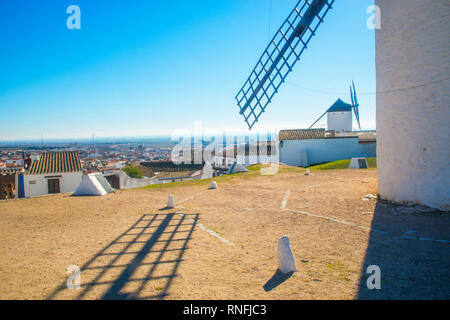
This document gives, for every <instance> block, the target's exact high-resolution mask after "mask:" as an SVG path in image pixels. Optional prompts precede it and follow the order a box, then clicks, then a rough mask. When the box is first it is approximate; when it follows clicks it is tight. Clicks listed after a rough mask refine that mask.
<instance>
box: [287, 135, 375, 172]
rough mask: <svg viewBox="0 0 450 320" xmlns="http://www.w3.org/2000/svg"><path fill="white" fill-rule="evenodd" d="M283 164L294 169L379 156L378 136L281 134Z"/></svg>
mask: <svg viewBox="0 0 450 320" xmlns="http://www.w3.org/2000/svg"><path fill="white" fill-rule="evenodd" d="M278 139H279V153H280V162H281V163H283V164H287V165H290V166H297V167H308V166H311V165H315V164H320V163H325V162H330V161H337V160H343V159H351V158H374V157H375V156H376V133H375V132H340V133H338V132H335V131H325V129H294V130H280V133H279V137H278Z"/></svg>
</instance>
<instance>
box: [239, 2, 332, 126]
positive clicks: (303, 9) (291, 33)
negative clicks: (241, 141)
mask: <svg viewBox="0 0 450 320" xmlns="http://www.w3.org/2000/svg"><path fill="white" fill-rule="evenodd" d="M333 3H334V0H300V1H299V2H298V3H297V5H296V6H295V8H294V9H293V10H292V12H291V13H290V14H289V16H288V17H287V18H286V20H285V21H284V23H283V24H282V25H281V27H280V29H278V31H277V32H276V34H275V36H274V37H273V39H272V41H271V42H270V43H269V45H268V46H267V48H266V50H264V52H263V54H262V56H261V58H260V59H259V61H258V63H257V64H256V66H255V68H254V69H253V71H252V72H251V74H250V76H249V77H248V79H247V81H246V82H245V83H244V86H243V87H242V88H241V90H239V92H238V94H237V95H236V101H237V104H238V106H239V109H240V112H239V113H240V114H241V115H242V116H243V117H244V120H245V122H246V123H247V125H248V127H249V129H250V130H251V129H252V128H253V126H254V125H255V123H256V122H258V119H259V117H260V116H261V115H262V113H263V112H264V111H265V109H266V107H267V105H268V104H269V103H270V102H272V99H273V97H274V95H275V94H276V93H277V92H278V89H279V88H280V86H281V84H282V83H283V82H285V79H286V77H287V75H288V74H289V73H290V72H291V71H292V68H293V67H294V65H295V64H296V62H297V61H298V60H300V56H301V55H302V53H303V51H305V49H306V48H307V46H308V43H309V41H310V40H311V38H312V37H313V36H314V35H315V34H316V31H317V28H318V27H319V25H320V24H321V23H322V22H323V19H324V18H325V15H326V14H327V13H328V11H329V10H330V9H331V6H332V4H333Z"/></svg>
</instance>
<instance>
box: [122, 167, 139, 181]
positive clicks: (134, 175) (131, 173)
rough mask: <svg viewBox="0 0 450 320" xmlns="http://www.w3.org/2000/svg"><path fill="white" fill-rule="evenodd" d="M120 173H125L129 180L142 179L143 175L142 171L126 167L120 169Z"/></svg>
mask: <svg viewBox="0 0 450 320" xmlns="http://www.w3.org/2000/svg"><path fill="white" fill-rule="evenodd" d="M122 171H123V172H125V173H126V174H127V175H128V176H129V177H130V178H138V179H140V178H143V177H144V175H143V174H142V171H141V170H139V169H138V168H136V167H132V166H128V167H124V168H122Z"/></svg>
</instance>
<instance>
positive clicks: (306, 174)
mask: <svg viewBox="0 0 450 320" xmlns="http://www.w3.org/2000/svg"><path fill="white" fill-rule="evenodd" d="M310 174H311V170H309V168H307V169H306V171H305V176H309V175H310Z"/></svg>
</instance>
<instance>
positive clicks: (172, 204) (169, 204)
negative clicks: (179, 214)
mask: <svg viewBox="0 0 450 320" xmlns="http://www.w3.org/2000/svg"><path fill="white" fill-rule="evenodd" d="M166 208H167V209H173V208H175V200H174V199H173V195H171V194H170V195H169V200H168V201H167V207H166Z"/></svg>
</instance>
